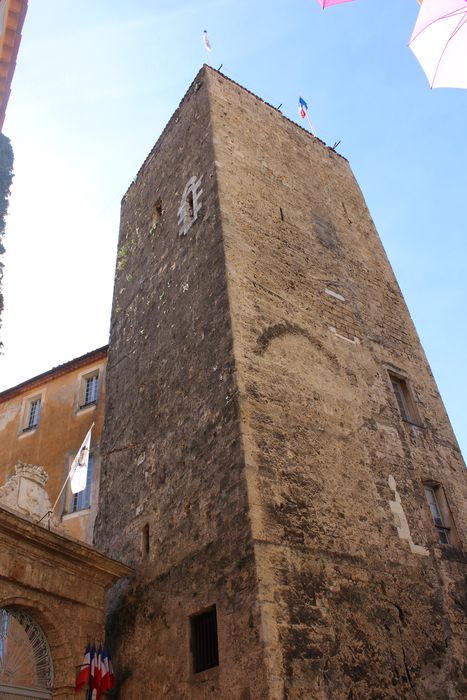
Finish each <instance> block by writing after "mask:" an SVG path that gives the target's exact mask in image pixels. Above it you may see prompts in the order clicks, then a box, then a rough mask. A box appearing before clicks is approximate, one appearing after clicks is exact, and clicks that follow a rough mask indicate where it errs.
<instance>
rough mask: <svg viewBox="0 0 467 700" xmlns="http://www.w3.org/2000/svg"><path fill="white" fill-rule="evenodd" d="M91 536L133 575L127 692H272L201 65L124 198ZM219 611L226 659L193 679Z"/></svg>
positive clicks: (126, 637) (113, 620)
mask: <svg viewBox="0 0 467 700" xmlns="http://www.w3.org/2000/svg"><path fill="white" fill-rule="evenodd" d="M192 178H194V182H195V183H198V182H199V180H200V179H201V182H200V183H199V186H198V187H197V189H196V196H195V197H194V200H193V202H192V204H193V213H196V214H197V218H196V220H195V221H194V222H193V224H192V226H191V227H190V228H189V229H188V230H186V226H184V220H183V212H182V213H180V211H179V210H180V206H181V201H182V195H183V192H184V190H185V187H186V185H187V183H189V181H191V179H192ZM200 190H202V192H200ZM198 209H199V211H198ZM145 527H149V530H148V532H149V552H147V553H146V552H144V551H142V549H143V550H144V549H145V546H144V545H143V547H142V532H143V529H144V528H145ZM95 535H96V544H97V546H98V547H99V548H100V549H102V550H103V551H105V552H106V553H108V554H112V555H114V556H116V557H118V558H123V559H124V560H125V561H126V562H127V563H129V564H132V565H138V568H139V573H138V577H137V579H136V581H135V584H134V585H133V586H132V587H131V588H127V589H125V590H119V591H115V592H114V595H113V597H112V600H111V607H112V613H111V615H110V619H109V633H110V641H111V645H112V647H113V648H114V650H115V651H116V654H117V656H116V659H117V662H118V661H120V665H124V666H125V667H126V671H125V669H124V672H123V673H122V674H120V679H119V683H120V697H121V698H125V699H126V698H132V699H135V700H136V699H138V700H139V699H140V698H162V697H167V698H173V699H175V698H177V700H182V698H203V699H205V698H213V700H214V699H217V698H221V697H222V698H224V697H225V698H235V699H240V698H241V699H242V700H248V698H250V697H251V698H263V697H266V694H265V693H266V691H265V679H264V670H263V664H262V655H261V645H260V643H259V636H260V619H259V611H258V607H257V596H256V588H257V584H256V578H255V567H254V557H253V545H252V540H251V530H250V522H249V515H248V502H247V495H246V480H245V474H244V459H243V453H242V447H241V440H240V427H239V413H238V398H237V389H236V381H235V374H234V362H233V350H232V335H231V329H230V312H229V304H228V298H227V287H226V274H225V261H224V248H223V238H222V229H221V223H220V219H219V209H218V195H217V183H216V176H215V164H214V157H213V148H212V132H211V124H210V115H209V101H208V93H207V83H206V75H205V73H204V71H202V72H201V73H200V75H199V76H198V77H197V79H196V80H195V82H194V83H193V85H192V86H191V88H190V90H189V91H188V93H187V95H186V96H185V98H184V100H183V103H182V105H181V107H180V109H179V110H178V111H177V112H176V113H175V115H174V116H173V118H172V119H171V121H170V122H169V124H168V126H167V128H166V130H165V132H164V133H163V135H162V137H161V139H160V140H159V142H158V143H157V144H156V146H155V148H154V150H153V152H152V153H151V154H150V156H149V158H148V159H147V161H146V162H145V164H144V165H143V167H142V169H141V171H140V172H139V174H138V176H137V178H136V181H135V182H134V184H133V185H132V186H131V187H130V189H129V191H128V193H127V194H126V196H125V197H124V200H123V203H122V217H121V230H120V241H119V253H118V259H117V276H116V284H115V292H114V306H113V313H112V325H111V337H110V351H109V364H108V369H107V405H106V422H105V427H104V437H103V468H102V476H101V503H100V512H99V515H98V519H97V522H96V530H95ZM214 604H215V605H216V608H217V622H218V631H219V656H220V665H219V667H216V668H213V669H210V670H209V671H207V672H204V673H198V674H193V673H192V662H191V655H190V649H189V617H190V615H192V614H194V613H196V612H198V611H201V610H203V609H204V608H206V607H208V606H211V605H214ZM149 669H150V671H149Z"/></svg>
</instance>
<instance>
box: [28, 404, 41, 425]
mask: <svg viewBox="0 0 467 700" xmlns="http://www.w3.org/2000/svg"><path fill="white" fill-rule="evenodd" d="M40 415H41V399H40V398H37V399H32V400H31V401H30V402H29V405H28V408H27V414H26V424H25V426H24V430H31V429H32V428H36V427H37V426H38V424H39V418H40Z"/></svg>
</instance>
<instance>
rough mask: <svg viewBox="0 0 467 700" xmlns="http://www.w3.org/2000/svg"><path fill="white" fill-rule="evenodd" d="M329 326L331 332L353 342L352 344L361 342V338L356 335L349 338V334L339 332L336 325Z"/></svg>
mask: <svg viewBox="0 0 467 700" xmlns="http://www.w3.org/2000/svg"><path fill="white" fill-rule="evenodd" d="M328 328H329V330H330V331H331V333H332V334H333V335H335V336H336V338H340V339H341V340H346V341H347V342H348V343H352V345H358V344H359V343H360V341H359V339H358V338H357V337H356V336H355V335H354V336H353V337H352V338H349V336H347V335H341V334H340V333H338V332H337V330H336V328H334V326H328Z"/></svg>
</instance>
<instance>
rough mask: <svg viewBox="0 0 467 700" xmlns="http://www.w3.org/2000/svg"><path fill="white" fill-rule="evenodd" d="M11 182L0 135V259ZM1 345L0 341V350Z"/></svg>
mask: <svg viewBox="0 0 467 700" xmlns="http://www.w3.org/2000/svg"><path fill="white" fill-rule="evenodd" d="M12 180H13V149H12V147H11V143H10V139H9V138H8V137H7V136H5V135H4V134H1V133H0V258H1V257H2V256H3V253H4V252H5V248H4V246H3V236H4V233H5V225H6V215H7V212H8V201H9V197H10V187H11V182H12ZM3 268H4V264H3V262H2V261H1V259H0V326H1V315H2V311H3V294H2V278H3ZM2 346H3V343H2V342H1V341H0V349H1V348H2Z"/></svg>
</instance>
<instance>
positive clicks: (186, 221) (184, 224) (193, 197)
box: [178, 175, 203, 236]
mask: <svg viewBox="0 0 467 700" xmlns="http://www.w3.org/2000/svg"><path fill="white" fill-rule="evenodd" d="M202 179H203V176H202V175H201V177H199V178H197V177H196V175H193V177H190V179H189V180H188V182H187V183H186V185H185V189H184V190H183V194H182V199H181V202H180V207H179V209H178V226H179V229H178V235H179V236H186V234H187V233H188V231H189V230H190V228H191V227H192V225H193V224H194V222H195V221H196V219H197V218H198V214H199V212H200V209H201V195H202V194H203V190H202V189H201V180H202Z"/></svg>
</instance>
